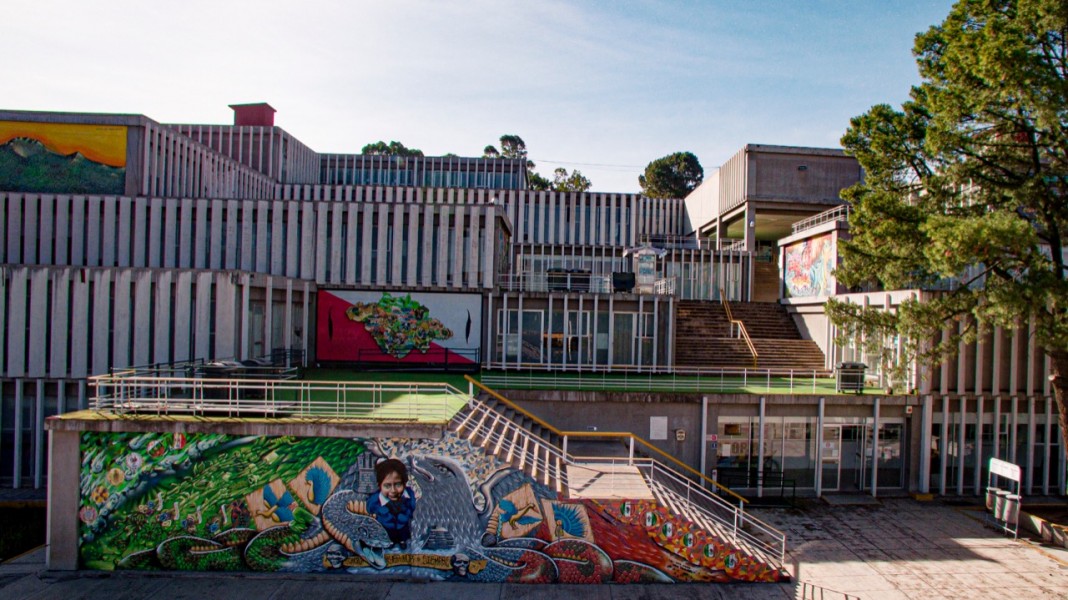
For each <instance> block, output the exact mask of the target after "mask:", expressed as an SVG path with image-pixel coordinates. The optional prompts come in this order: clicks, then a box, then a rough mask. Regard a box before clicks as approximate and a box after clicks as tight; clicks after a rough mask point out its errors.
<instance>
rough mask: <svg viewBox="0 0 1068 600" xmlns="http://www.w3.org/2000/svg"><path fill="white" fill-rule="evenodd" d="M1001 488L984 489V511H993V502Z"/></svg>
mask: <svg viewBox="0 0 1068 600" xmlns="http://www.w3.org/2000/svg"><path fill="white" fill-rule="evenodd" d="M1000 491H1001V488H996V487H988V488H986V509H987V510H989V511H993V510H994V501H995V500H996V499H997V495H998V492H1000Z"/></svg>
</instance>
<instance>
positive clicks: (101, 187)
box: [0, 121, 126, 194]
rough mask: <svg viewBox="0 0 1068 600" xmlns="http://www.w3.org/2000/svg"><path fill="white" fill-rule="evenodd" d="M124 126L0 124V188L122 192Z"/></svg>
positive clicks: (69, 191) (95, 192) (105, 192)
mask: <svg viewBox="0 0 1068 600" xmlns="http://www.w3.org/2000/svg"><path fill="white" fill-rule="evenodd" d="M125 188H126V127H124V126H112V125H81V124H72V123H30V122H21V121H0V190H8V191H14V192H46V191H47V192H59V193H70V194H122V193H124V192H125Z"/></svg>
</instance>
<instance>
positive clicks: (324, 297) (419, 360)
mask: <svg viewBox="0 0 1068 600" xmlns="http://www.w3.org/2000/svg"><path fill="white" fill-rule="evenodd" d="M351 306H352V303H351V302H348V301H346V300H343V299H341V298H338V297H337V296H335V295H333V294H331V293H330V292H325V291H320V292H319V301H318V319H317V328H316V335H317V338H316V340H317V341H316V345H315V348H316V356H317V357H318V359H319V360H321V361H338V362H380V363H393V364H427V363H442V362H445V361H448V363H449V364H472V363H473V362H474V361H472V360H471V359H470V358H468V357H466V356H461V355H459V354H457V353H455V352H452V351H450V350H448V349H447V348H443V347H442V346H440V345H439V344H437V343H434V342H431V343H430V349H429V350H428V351H427V352H426V353H425V354H424V353H422V352H420V351H418V350H414V351H412V352H410V353H409V354H408V355H407V356H405V357H404V358H396V357H394V356H390V355H389V354H386V353H385V352H382V350H381V348H379V346H378V343H377V342H376V341H375V339H374V337H373V336H372V335H371V334H370V333H369V332H368V331H367V329H366V328H365V327H364V325H363V324H362V323H358V322H356V321H353V320H350V319H349V318H348V316H347V315H346V314H345V311H346V310H348V309H349V308H350V307H351Z"/></svg>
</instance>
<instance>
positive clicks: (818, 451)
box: [816, 396, 827, 498]
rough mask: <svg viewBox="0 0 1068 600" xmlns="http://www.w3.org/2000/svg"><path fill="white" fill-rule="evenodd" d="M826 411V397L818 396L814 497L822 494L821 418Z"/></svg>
mask: <svg viewBox="0 0 1068 600" xmlns="http://www.w3.org/2000/svg"><path fill="white" fill-rule="evenodd" d="M826 412H827V399H826V398H824V397H822V396H820V404H819V414H818V416H817V417H816V497H817V498H819V497H821V496H823V419H824V415H825V414H826Z"/></svg>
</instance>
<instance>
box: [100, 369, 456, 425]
mask: <svg viewBox="0 0 1068 600" xmlns="http://www.w3.org/2000/svg"><path fill="white" fill-rule="evenodd" d="M89 385H90V386H91V387H93V389H94V393H93V396H92V398H91V400H90V403H89V407H90V408H91V409H93V410H97V411H102V412H105V413H108V414H111V415H115V416H117V417H123V416H130V417H135V416H136V415H145V414H152V415H157V416H163V415H167V416H182V415H184V416H190V417H201V418H203V417H223V418H264V417H285V418H288V419H297V420H319V419H338V420H353V421H360V422H420V423H444V422H447V421H448V420H449V419H451V418H452V416H453V415H454V414H455V413H456V411H458V410H460V409H461V408H463V406H464V405H465V404H466V403H467V402H468V401H469V399H470V396H469V395H467V394H465V393H463V392H461V391H459V390H457V389H455V388H453V387H452V386H450V385H448V384H445V383H388V382H361V381H310V380H296V379H268V378H255V377H254V376H243V375H241V374H238V373H230V372H211V371H200V372H197V373H195V374H193V375H192V376H166V375H161V374H159V373H152V374H148V375H146V374H142V373H139V372H138V371H135V370H115V371H114V372H112V373H109V374H107V375H97V376H94V377H90V378H89Z"/></svg>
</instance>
